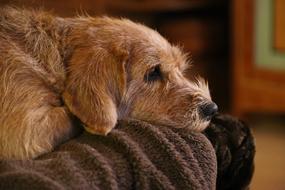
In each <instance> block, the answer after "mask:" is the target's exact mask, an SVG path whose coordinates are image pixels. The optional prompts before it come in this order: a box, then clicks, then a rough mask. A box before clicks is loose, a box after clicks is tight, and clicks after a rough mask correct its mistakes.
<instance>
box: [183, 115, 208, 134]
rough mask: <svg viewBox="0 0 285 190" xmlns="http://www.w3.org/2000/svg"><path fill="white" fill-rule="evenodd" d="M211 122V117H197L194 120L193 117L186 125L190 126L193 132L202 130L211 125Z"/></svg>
mask: <svg viewBox="0 0 285 190" xmlns="http://www.w3.org/2000/svg"><path fill="white" fill-rule="evenodd" d="M210 122H211V120H210V119H204V118H197V119H194V120H193V119H192V120H189V121H188V122H187V124H186V126H184V127H185V128H188V129H189V130H191V131H193V132H202V131H204V130H205V129H206V128H207V127H208V126H209V124H210ZM184 125H185V124H184Z"/></svg>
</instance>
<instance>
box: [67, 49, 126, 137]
mask: <svg viewBox="0 0 285 190" xmlns="http://www.w3.org/2000/svg"><path fill="white" fill-rule="evenodd" d="M127 58H128V52H127V51H126V50H124V49H122V48H119V47H117V46H114V47H109V48H108V50H107V49H104V48H96V49H92V48H91V49H90V48H89V49H88V48H82V49H77V50H76V51H74V53H73V55H72V57H71V59H70V62H69V66H68V75H67V80H66V88H65V91H64V93H63V99H64V102H65V104H66V106H67V107H68V108H69V109H70V111H71V112H72V113H73V114H74V115H76V116H77V117H78V118H79V119H80V120H81V122H82V123H83V124H84V125H85V129H86V130H87V131H88V132H90V133H93V134H100V135H106V134H108V133H109V132H110V131H111V130H112V129H113V128H114V127H115V125H116V123H117V119H118V110H117V107H118V105H119V103H120V100H121V97H122V95H123V93H124V91H125V89H126V71H125V62H126V60H127Z"/></svg>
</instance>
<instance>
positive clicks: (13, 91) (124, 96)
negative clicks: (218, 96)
mask: <svg viewBox="0 0 285 190" xmlns="http://www.w3.org/2000/svg"><path fill="white" fill-rule="evenodd" d="M0 44H1V46H0V125H1V126H0V157H5V158H20V159H24V158H33V157H36V156H38V155H40V154H43V153H45V152H48V151H50V150H52V149H53V147H54V146H56V145H58V144H59V143H61V142H63V141H65V140H67V139H69V138H71V137H72V136H73V135H74V134H75V133H76V132H75V131H76V126H75V124H74V116H76V118H78V119H79V120H80V121H81V122H82V123H83V124H84V126H85V129H86V130H87V131H89V132H91V133H94V134H103V135H106V134H107V133H108V132H110V131H111V130H112V128H114V126H115V125H116V123H117V120H118V119H125V118H135V119H140V120H145V121H148V122H151V123H156V124H163V125H171V126H174V127H187V126H189V127H191V129H192V130H195V131H201V130H203V129H205V128H206V126H207V125H208V123H209V119H205V118H203V117H202V116H201V114H199V107H200V106H201V105H203V104H205V103H209V102H211V98H210V94H209V90H208V86H207V84H206V83H205V82H204V81H203V80H202V79H197V81H196V82H195V81H192V82H191V81H188V80H187V79H186V78H185V77H184V76H183V71H184V70H185V69H186V67H187V61H186V56H185V54H183V53H182V52H181V51H180V49H179V48H178V47H175V46H172V45H170V44H169V43H168V42H167V41H166V40H165V39H164V38H163V37H161V36H160V35H159V34H158V33H157V32H155V31H153V30H151V29H149V28H147V27H145V26H143V25H140V24H136V23H133V22H131V21H129V20H126V19H113V18H108V17H103V18H91V17H78V18H67V19H63V18H59V17H54V16H52V15H50V14H48V13H45V12H34V11H27V10H18V9H14V8H4V9H1V10H0Z"/></svg>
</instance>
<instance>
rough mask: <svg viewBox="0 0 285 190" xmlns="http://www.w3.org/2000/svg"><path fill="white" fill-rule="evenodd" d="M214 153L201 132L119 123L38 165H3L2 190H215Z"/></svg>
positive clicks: (39, 160) (0, 174) (31, 162)
mask: <svg viewBox="0 0 285 190" xmlns="http://www.w3.org/2000/svg"><path fill="white" fill-rule="evenodd" d="M216 171H217V163H216V156H215V151H214V149H213V147H212V145H211V143H210V142H209V141H208V139H207V138H206V137H205V136H204V135H203V134H202V133H191V132H190V131H189V129H174V128H171V127H166V126H154V125H150V124H148V123H145V122H141V121H135V120H129V121H120V122H119V123H118V125H117V126H116V128H115V129H114V130H113V131H112V132H111V133H110V134H108V135H107V136H97V135H91V134H88V133H86V132H84V133H83V134H81V135H80V136H79V137H77V138H75V139H72V140H70V141H68V142H66V143H65V144H63V145H61V146H59V147H57V148H56V150H55V151H53V152H50V153H48V154H45V155H43V156H41V157H39V158H37V159H35V160H25V161H19V160H18V161H17V160H0V189H8V190H12V189H17V190H19V189H29V190H32V189H41V190H44V189H52V190H55V189H88V190H89V189H96V190H97V189H102V190H108V189H122V190H123V189H143V190H147V189H169V190H171V189H178V190H184V189H194V190H196V189H199V190H200V189H201V190H207V189H215V187H216V177H217V173H216Z"/></svg>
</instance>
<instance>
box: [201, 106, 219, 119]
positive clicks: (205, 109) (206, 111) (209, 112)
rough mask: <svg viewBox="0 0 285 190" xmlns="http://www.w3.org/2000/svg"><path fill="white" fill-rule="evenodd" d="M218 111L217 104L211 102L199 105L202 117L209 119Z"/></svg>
mask: <svg viewBox="0 0 285 190" xmlns="http://www.w3.org/2000/svg"><path fill="white" fill-rule="evenodd" d="M217 112H218V106H217V104H215V103H213V102H211V103H206V104H203V105H201V106H200V114H201V116H202V117H203V118H206V119H211V118H212V117H213V116H214V115H215V114H217Z"/></svg>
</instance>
